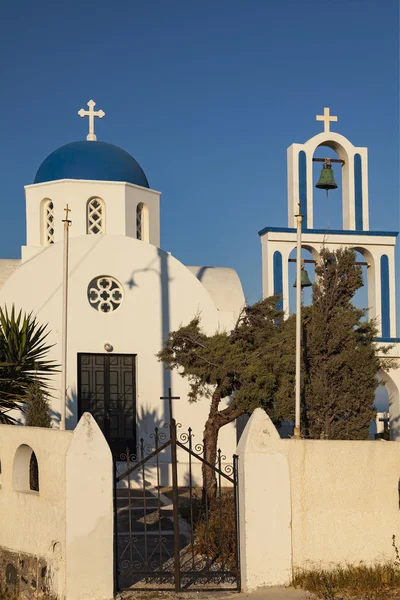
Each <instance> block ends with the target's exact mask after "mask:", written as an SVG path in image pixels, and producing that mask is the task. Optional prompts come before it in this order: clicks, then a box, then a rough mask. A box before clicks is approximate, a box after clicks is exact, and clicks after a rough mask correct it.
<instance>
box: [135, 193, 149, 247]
mask: <svg viewBox="0 0 400 600" xmlns="http://www.w3.org/2000/svg"><path fill="white" fill-rule="evenodd" d="M136 239H138V240H141V241H142V242H148V241H149V210H148V208H147V206H146V204H144V203H143V202H139V204H138V205H137V208H136Z"/></svg>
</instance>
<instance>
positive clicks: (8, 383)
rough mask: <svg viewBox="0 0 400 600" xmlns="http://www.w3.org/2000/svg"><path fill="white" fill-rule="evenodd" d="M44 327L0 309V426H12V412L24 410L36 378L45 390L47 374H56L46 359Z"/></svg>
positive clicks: (30, 316) (45, 333)
mask: <svg viewBox="0 0 400 600" xmlns="http://www.w3.org/2000/svg"><path fill="white" fill-rule="evenodd" d="M47 336H48V331H47V325H39V323H38V322H37V320H36V318H35V317H33V315H32V314H31V313H30V314H22V311H19V313H18V314H16V312H15V309H14V307H12V309H11V313H9V312H8V310H7V308H5V309H4V310H3V309H2V308H0V423H5V424H14V423H16V422H17V421H16V419H15V418H14V417H12V416H11V414H10V413H11V412H12V411H13V410H16V409H17V410H21V411H24V410H25V401H26V399H27V397H28V391H29V387H30V386H31V385H32V384H34V383H35V381H36V379H37V378H39V379H40V382H41V386H42V388H43V389H44V390H46V389H48V382H49V379H48V378H49V375H51V374H52V373H54V372H55V371H56V365H55V363H54V361H51V360H47V359H46V356H47V354H48V352H49V350H50V348H51V346H49V345H47V344H46V338H47Z"/></svg>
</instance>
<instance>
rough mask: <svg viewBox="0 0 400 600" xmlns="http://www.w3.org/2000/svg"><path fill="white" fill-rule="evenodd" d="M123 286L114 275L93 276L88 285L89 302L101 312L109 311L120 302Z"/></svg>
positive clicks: (114, 308) (115, 307) (115, 308)
mask: <svg viewBox="0 0 400 600" xmlns="http://www.w3.org/2000/svg"><path fill="white" fill-rule="evenodd" d="M123 299H124V288H123V287H122V285H121V284H120V282H119V281H118V280H117V279H115V278H114V277H110V276H109V275H103V276H101V277H95V279H92V281H91V282H90V283H89V286H88V300H89V304H90V305H91V306H92V307H93V308H94V309H95V310H98V311H100V312H103V313H109V312H112V311H113V310H117V308H118V307H119V306H120V304H122V301H123Z"/></svg>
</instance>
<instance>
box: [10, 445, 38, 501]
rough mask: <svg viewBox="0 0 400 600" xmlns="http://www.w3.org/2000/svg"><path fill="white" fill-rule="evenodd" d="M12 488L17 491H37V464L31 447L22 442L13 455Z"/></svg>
mask: <svg viewBox="0 0 400 600" xmlns="http://www.w3.org/2000/svg"><path fill="white" fill-rule="evenodd" d="M13 488H14V490H16V491H18V492H29V491H32V492H38V491H39V465H38V461H37V458H36V454H35V453H34V451H33V449H32V448H31V447H30V446H28V445H26V444H22V445H21V446H20V447H19V448H18V450H17V452H16V453H15V457H14V464H13Z"/></svg>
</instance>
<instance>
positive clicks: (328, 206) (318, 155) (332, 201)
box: [312, 145, 343, 232]
mask: <svg viewBox="0 0 400 600" xmlns="http://www.w3.org/2000/svg"><path fill="white" fill-rule="evenodd" d="M325 159H328V160H329V161H330V162H329V165H330V169H331V171H332V173H329V172H328V173H327V170H326V169H325V168H324V160H325ZM340 160H341V159H340V157H339V155H338V154H337V152H336V151H335V150H334V149H333V148H331V147H329V146H322V145H321V146H317V148H316V150H315V152H314V156H313V163H312V165H313V167H312V168H313V172H312V182H313V184H312V185H313V198H314V225H313V228H314V229H322V230H324V231H327V232H329V230H331V229H335V230H342V229H343V181H342V169H343V167H342V163H341V162H336V161H340ZM327 175H330V177H333V181H334V182H335V183H336V185H337V188H336V189H330V190H328V192H326V190H325V189H319V188H317V187H316V185H317V184H318V182H319V181H321V178H322V179H324V178H326V176H327ZM321 184H323V182H322V183H321Z"/></svg>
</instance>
